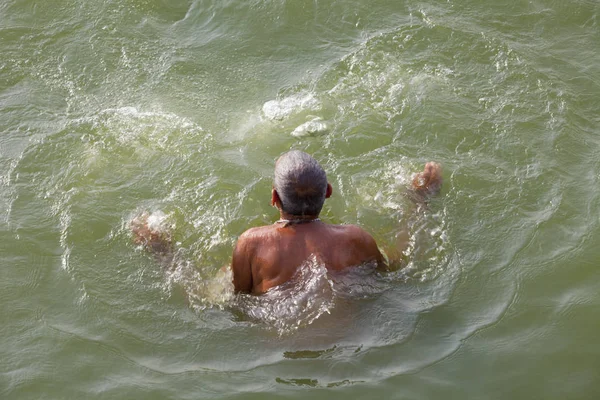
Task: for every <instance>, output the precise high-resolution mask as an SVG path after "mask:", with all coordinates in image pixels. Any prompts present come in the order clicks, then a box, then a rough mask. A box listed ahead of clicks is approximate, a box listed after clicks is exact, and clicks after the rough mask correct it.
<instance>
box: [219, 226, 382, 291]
mask: <svg viewBox="0 0 600 400" xmlns="http://www.w3.org/2000/svg"><path fill="white" fill-rule="evenodd" d="M310 257H315V258H316V260H317V261H318V262H319V263H322V264H323V265H325V267H326V268H327V269H329V270H335V271H340V270H343V269H345V268H348V267H350V266H355V265H362V264H365V263H374V264H376V265H377V266H382V267H383V266H384V265H385V264H384V259H383V256H382V255H381V253H380V252H379V249H378V248H377V244H376V243H375V240H374V239H373V238H372V237H371V235H369V234H368V233H367V232H365V231H364V230H363V229H361V228H359V227H357V226H354V225H329V224H325V223H323V222H321V221H315V220H311V221H309V222H303V223H292V224H289V223H275V224H274V225H268V226H261V227H258V228H253V229H250V230H248V231H246V232H244V234H243V235H242V236H240V238H239V239H238V243H237V245H236V247H235V250H234V252H233V259H232V262H231V269H232V272H233V284H234V287H235V290H236V292H245V293H253V294H261V293H264V292H266V291H267V290H268V289H270V288H272V287H274V286H278V285H280V284H282V283H285V282H287V281H289V280H290V279H291V278H292V277H293V276H294V274H295V273H296V271H297V270H298V268H299V267H300V266H301V265H302V264H303V263H304V262H306V260H308V259H309V258H310Z"/></svg>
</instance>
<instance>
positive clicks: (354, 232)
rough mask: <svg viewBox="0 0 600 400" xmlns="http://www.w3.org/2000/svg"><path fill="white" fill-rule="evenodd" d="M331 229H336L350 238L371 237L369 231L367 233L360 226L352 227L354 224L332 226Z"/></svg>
mask: <svg viewBox="0 0 600 400" xmlns="http://www.w3.org/2000/svg"><path fill="white" fill-rule="evenodd" d="M330 226H331V227H333V229H335V230H336V231H337V232H339V233H341V234H344V235H347V236H349V237H363V236H364V235H368V236H371V235H369V233H368V232H367V231H365V230H364V229H363V228H361V227H360V226H358V225H352V224H344V225H330Z"/></svg>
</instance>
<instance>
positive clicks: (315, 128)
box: [292, 117, 329, 137]
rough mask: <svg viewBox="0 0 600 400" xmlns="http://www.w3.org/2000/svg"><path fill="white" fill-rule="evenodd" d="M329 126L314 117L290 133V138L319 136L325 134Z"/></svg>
mask: <svg viewBox="0 0 600 400" xmlns="http://www.w3.org/2000/svg"><path fill="white" fill-rule="evenodd" d="M328 128H329V126H328V125H327V123H326V122H325V121H323V120H322V119H321V118H320V117H315V118H313V119H312V120H310V121H308V122H305V123H303V124H302V125H300V126H298V127H297V128H296V129H294V130H293V131H292V136H296V137H303V136H313V135H321V134H323V133H326V132H327V130H328Z"/></svg>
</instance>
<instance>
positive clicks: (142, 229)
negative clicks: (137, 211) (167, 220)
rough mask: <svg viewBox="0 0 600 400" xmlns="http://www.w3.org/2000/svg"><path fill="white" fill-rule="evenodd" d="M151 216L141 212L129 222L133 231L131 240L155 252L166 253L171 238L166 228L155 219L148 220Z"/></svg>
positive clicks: (169, 247) (168, 250)
mask: <svg viewBox="0 0 600 400" xmlns="http://www.w3.org/2000/svg"><path fill="white" fill-rule="evenodd" d="M150 218H152V216H150V215H148V213H146V212H145V213H142V214H141V215H139V216H137V217H135V218H134V219H133V220H131V222H130V223H129V227H130V228H131V232H132V233H133V242H134V243H135V244H138V245H142V246H144V247H145V248H146V249H147V250H150V251H151V252H153V253H157V254H166V253H168V252H170V250H171V244H172V238H171V234H170V232H169V231H168V230H166V229H165V228H164V227H163V226H162V224H160V223H158V224H157V223H156V221H149V219H150ZM154 219H156V217H154Z"/></svg>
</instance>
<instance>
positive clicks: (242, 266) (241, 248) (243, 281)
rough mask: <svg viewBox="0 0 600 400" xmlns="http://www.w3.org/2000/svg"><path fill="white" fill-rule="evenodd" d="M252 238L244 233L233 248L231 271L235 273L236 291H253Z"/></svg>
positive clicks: (234, 284) (234, 283)
mask: <svg viewBox="0 0 600 400" xmlns="http://www.w3.org/2000/svg"><path fill="white" fill-rule="evenodd" d="M250 242H251V241H250V239H249V238H248V236H247V235H245V234H244V235H242V236H240V238H239V239H238V242H237V244H236V246H235V249H234V250H233V257H232V259H231V271H232V273H233V287H234V290H235V292H236V293H239V292H242V293H251V292H252V288H253V282H252V265H251V264H250V251H249V249H250Z"/></svg>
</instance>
